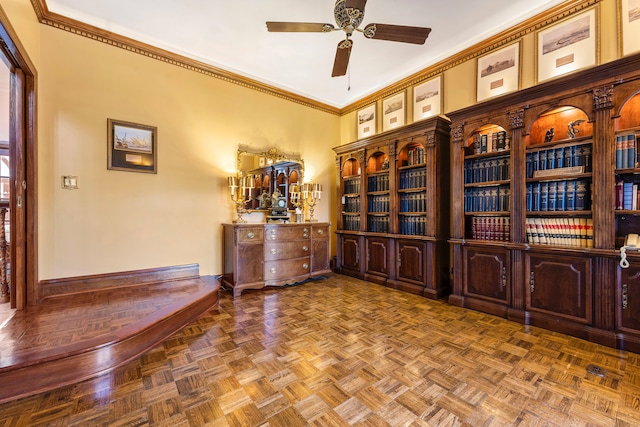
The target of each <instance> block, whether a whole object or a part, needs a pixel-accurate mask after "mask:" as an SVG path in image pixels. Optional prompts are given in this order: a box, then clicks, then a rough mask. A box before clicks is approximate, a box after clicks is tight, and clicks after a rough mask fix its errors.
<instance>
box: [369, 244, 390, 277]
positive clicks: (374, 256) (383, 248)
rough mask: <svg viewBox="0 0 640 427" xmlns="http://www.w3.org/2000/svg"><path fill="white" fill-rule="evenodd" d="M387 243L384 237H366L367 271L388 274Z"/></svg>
mask: <svg viewBox="0 0 640 427" xmlns="http://www.w3.org/2000/svg"><path fill="white" fill-rule="evenodd" d="M388 246H389V243H388V241H387V240H386V239H367V272H368V273H378V274H384V275H387V274H389V263H388V259H389V250H388Z"/></svg>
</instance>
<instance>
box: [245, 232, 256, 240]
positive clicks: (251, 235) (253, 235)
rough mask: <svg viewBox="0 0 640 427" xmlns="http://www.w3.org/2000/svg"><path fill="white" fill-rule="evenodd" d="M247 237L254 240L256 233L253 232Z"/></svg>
mask: <svg viewBox="0 0 640 427" xmlns="http://www.w3.org/2000/svg"><path fill="white" fill-rule="evenodd" d="M247 237H248V238H250V239H253V238H254V237H256V235H255V233H254V232H253V231H250V232H248V233H247Z"/></svg>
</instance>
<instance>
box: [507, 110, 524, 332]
mask: <svg viewBox="0 0 640 427" xmlns="http://www.w3.org/2000/svg"><path fill="white" fill-rule="evenodd" d="M509 123H510V124H511V132H510V134H511V172H510V176H509V179H510V180H511V236H510V241H511V242H515V243H524V242H526V234H525V232H524V222H525V218H526V216H527V210H526V203H525V197H524V196H525V195H524V192H525V189H526V176H525V169H526V168H525V159H526V147H525V143H524V140H523V139H522V129H523V128H524V108H520V109H517V110H514V111H511V112H509ZM524 255H525V253H524V251H522V250H519V249H518V250H511V266H510V272H511V275H510V278H509V281H510V286H511V301H509V305H510V308H509V310H508V317H509V318H511V319H513V320H516V319H517V320H518V321H523V319H524V315H523V313H524V310H525V295H526V294H525V289H524V286H525V285H524V283H525V280H523V278H524V274H525V273H524Z"/></svg>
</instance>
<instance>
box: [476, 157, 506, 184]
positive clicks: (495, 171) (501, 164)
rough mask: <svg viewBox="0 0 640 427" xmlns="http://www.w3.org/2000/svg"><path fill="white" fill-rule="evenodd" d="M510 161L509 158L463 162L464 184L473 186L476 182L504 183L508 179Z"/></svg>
mask: <svg viewBox="0 0 640 427" xmlns="http://www.w3.org/2000/svg"><path fill="white" fill-rule="evenodd" d="M510 171H511V161H510V160H509V156H500V157H495V158H492V159H476V160H467V161H465V162H464V182H465V184H473V183H478V182H491V181H506V180H508V179H509V174H510Z"/></svg>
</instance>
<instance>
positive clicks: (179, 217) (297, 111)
mask: <svg viewBox="0 0 640 427" xmlns="http://www.w3.org/2000/svg"><path fill="white" fill-rule="evenodd" d="M0 5H1V6H2V8H3V10H4V11H5V13H6V14H7V15H8V16H9V18H10V21H11V24H12V25H13V27H14V28H15V30H16V31H17V33H18V36H19V38H20V41H21V43H22V44H23V45H24V46H25V48H26V50H27V52H28V54H29V56H30V58H31V60H32V61H33V63H34V64H35V66H36V68H37V72H38V160H39V162H38V167H39V171H38V173H39V177H38V178H39V224H38V238H39V242H38V243H39V245H38V253H39V266H38V269H39V279H40V280H43V279H51V278H64V277H72V276H78V275H89V274H99V273H108V272H117V271H125V270H136V269H143V268H152V267H162V266H170V265H179V264H186V263H198V264H200V272H201V274H218V273H221V257H222V254H221V250H220V249H221V234H220V224H221V223H223V222H229V221H230V220H232V219H233V218H234V215H233V207H232V204H231V202H230V201H229V197H228V193H227V188H226V187H225V179H226V176H227V175H229V174H230V173H232V171H233V167H234V165H235V152H236V149H237V148H238V145H250V146H252V147H254V148H258V149H267V148H271V147H273V146H275V147H278V148H279V149H281V150H283V151H287V152H296V153H300V154H301V156H302V157H303V158H304V160H305V165H306V168H307V173H306V176H307V178H312V179H314V181H315V182H319V183H321V184H323V186H324V188H325V194H324V195H323V200H322V202H321V203H320V205H319V206H318V207H317V209H316V217H318V218H319V219H320V220H327V221H331V220H333V218H335V215H336V209H337V203H336V180H335V175H336V174H335V161H334V153H333V151H332V150H331V148H332V147H334V146H337V145H339V144H344V143H348V142H351V141H353V140H355V139H356V126H355V112H352V113H348V114H345V115H344V116H342V117H337V116H334V115H331V114H328V113H323V112H321V111H319V110H315V109H312V108H309V107H304V106H301V105H298V104H295V103H292V102H289V101H286V100H282V99H280V98H276V97H273V96H270V95H266V94H263V93H261V92H257V91H254V90H251V89H246V88H244V87H242V86H238V85H234V84H231V83H227V82H224V81H222V80H218V79H215V78H212V77H208V76H205V75H201V74H198V73H196V72H193V71H188V70H184V69H182V68H180V67H177V66H174V65H167V64H165V63H162V62H160V61H157V60H153V59H149V58H147V57H144V56H141V55H137V54H134V53H131V52H128V51H126V50H122V49H119V48H116V47H112V46H109V45H106V44H103V43H100V42H96V41H93V40H90V39H87V38H84V37H80V36H76V35H73V34H70V33H67V32H65V31H61V30H58V29H55V28H52V27H49V26H44V25H40V24H38V23H37V20H36V17H35V14H34V12H33V9H32V8H31V4H30V2H29V1H28V0H0ZM599 8H600V24H601V26H600V28H601V37H600V39H601V62H607V61H610V60H613V59H615V58H617V57H618V52H617V38H616V37H617V33H616V31H617V30H616V19H617V15H616V13H617V12H616V10H617V3H616V0H603V1H602V2H601V3H600V6H599ZM534 44H535V43H534V34H533V33H531V34H528V35H527V36H525V37H524V38H523V39H522V83H521V86H522V87H528V86H531V85H533V84H534V83H535V73H534V66H535V63H534V60H533V58H534ZM443 94H444V111H445V113H446V112H447V111H453V110H456V109H459V108H464V107H466V106H469V105H472V104H473V103H475V59H474V60H471V61H468V62H466V63H463V64H460V65H458V66H456V67H453V68H451V69H448V70H447V71H445V72H444V91H443ZM407 95H408V99H410V98H409V96H410V95H411V91H410V89H409V90H407ZM378 117H380V114H378ZM408 117H409V118H410V117H411V115H409V116H408ZM107 118H113V119H119V120H126V121H132V122H138V123H142V124H147V125H153V126H157V127H158V174H157V175H153V174H143V173H131V172H119V171H109V170H107V146H106V139H107ZM409 121H410V120H409ZM62 175H77V176H78V177H79V187H80V188H79V189H78V190H72V191H71V190H62V189H61V188H60V179H61V176H62ZM250 219H251V220H252V221H262V220H263V217H262V216H261V215H258V214H253V215H251V216H250ZM334 253H335V249H334Z"/></svg>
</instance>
